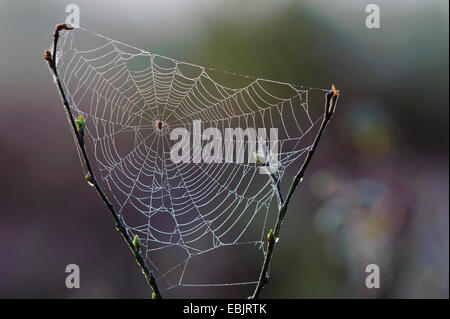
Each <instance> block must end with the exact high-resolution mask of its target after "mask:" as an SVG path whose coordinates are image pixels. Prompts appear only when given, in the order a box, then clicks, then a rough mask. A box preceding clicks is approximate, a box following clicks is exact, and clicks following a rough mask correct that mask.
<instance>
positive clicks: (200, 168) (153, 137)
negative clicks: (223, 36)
mask: <svg viewBox="0 0 450 319" xmlns="http://www.w3.org/2000/svg"><path fill="white" fill-rule="evenodd" d="M59 41H60V42H59V47H58V51H57V57H56V63H57V67H58V72H59V74H60V78H61V81H62V83H63V86H64V89H65V92H66V94H67V98H68V100H69V103H70V107H71V108H72V112H73V114H74V116H76V117H78V115H83V117H84V118H85V120H86V131H85V145H86V149H87V151H88V157H89V159H90V161H91V162H92V164H93V168H94V172H95V174H96V176H97V179H98V182H99V184H100V186H101V188H102V189H103V191H104V192H105V193H106V195H107V197H108V199H109V200H110V202H111V203H112V204H113V206H114V208H115V210H116V211H117V212H118V214H119V215H120V216H121V218H122V219H123V221H124V223H125V225H126V228H127V231H128V232H129V233H130V234H131V236H134V235H135V234H137V235H138V236H139V237H140V239H141V249H142V253H143V257H144V258H145V260H146V262H147V264H148V266H149V268H150V269H151V270H152V271H153V272H154V274H155V276H156V278H157V279H158V284H159V286H160V287H163V288H166V289H170V288H174V287H179V286H234V285H251V284H255V283H256V282H257V279H258V275H259V271H258V269H259V267H260V265H261V262H262V260H263V257H264V253H265V251H264V246H265V243H266V234H267V231H268V229H269V228H270V226H271V225H273V221H274V218H275V217H276V216H275V215H276V210H277V209H276V193H275V188H274V186H273V184H272V181H271V179H270V176H269V175H267V174H261V169H266V167H261V166H260V165H259V164H258V163H255V160H254V158H253V160H252V157H251V151H256V150H255V149H254V148H252V147H253V146H252V143H251V142H257V143H258V144H257V145H258V147H257V152H258V153H259V154H260V155H261V154H263V155H262V156H263V157H264V154H265V152H266V151H267V147H268V146H267V145H269V142H268V141H267V143H266V142H265V141H263V142H261V139H260V138H258V141H255V140H254V139H255V137H253V136H245V137H244V139H245V141H243V143H242V144H243V145H244V146H243V147H244V148H243V149H244V153H243V154H244V159H245V160H244V161H241V162H239V161H236V160H234V161H233V162H225V161H223V162H221V163H216V162H213V163H206V162H204V161H200V162H196V163H194V162H193V161H190V162H186V163H185V162H180V163H175V162H174V161H173V160H172V159H171V156H170V150H171V148H172V147H173V145H174V143H175V142H176V141H173V140H171V139H170V132H171V130H172V129H174V128H186V129H187V130H188V131H189V132H191V140H190V142H191V143H192V141H193V140H194V139H197V140H200V141H201V143H202V146H204V145H205V144H206V142H208V140H203V139H204V138H205V137H204V136H202V134H200V135H199V134H196V133H195V132H194V131H195V130H194V128H193V123H194V121H199V120H200V121H202V122H201V125H202V131H203V130H204V129H206V128H210V127H214V128H218V129H219V131H221V132H222V133H224V132H225V129H226V128H242V129H243V130H245V129H248V128H255V129H258V128H264V129H267V130H268V128H277V130H278V143H277V149H275V151H274V150H273V149H271V148H270V146H269V154H270V155H269V156H275V157H276V158H278V163H277V165H276V166H274V167H273V168H274V171H273V172H274V174H275V175H276V176H277V177H278V178H279V179H280V180H281V181H282V180H283V176H284V174H285V172H286V170H287V168H288V167H289V166H291V167H292V168H293V169H295V168H297V169H298V167H299V166H300V165H301V163H302V157H304V156H305V155H306V153H307V151H308V149H309V147H310V146H311V144H312V141H313V137H314V135H315V132H316V131H317V129H318V126H319V124H320V121H321V119H322V116H323V97H324V93H325V92H326V90H321V89H314V88H305V87H302V86H298V85H293V84H288V83H282V82H277V81H272V80H266V79H261V78H253V77H249V76H243V75H238V74H234V73H230V72H224V71H219V70H216V69H212V68H207V67H203V66H199V65H194V64H191V63H187V62H181V61H178V60H175V59H171V58H168V57H164V56H161V55H158V54H154V53H149V52H147V51H144V50H141V49H138V48H135V47H132V46H130V45H126V44H124V43H121V42H118V41H115V40H112V39H109V38H107V37H104V36H102V35H99V34H96V33H93V32H90V31H88V30H85V29H82V28H78V29H74V30H72V31H69V32H67V31H64V32H61V37H60V40H59ZM311 101H314V103H312V102H311ZM159 125H160V126H159ZM258 132H259V131H258ZM268 135H269V133H268V131H267V136H268ZM223 136H224V137H225V138H224V139H223V141H224V142H225V141H226V140H227V139H226V135H225V134H223ZM258 136H259V135H258ZM202 137H203V139H202ZM208 139H209V137H208ZM213 139H214V138H213ZM228 141H231V142H233V141H234V140H233V137H232V139H231V140H230V139H229V140H228ZM234 142H235V144H236V145H237V141H234ZM253 145H254V144H253ZM221 147H222V146H221ZM196 152H197V153H196ZM199 152H200V153H199ZM234 155H236V156H234ZM190 156H192V158H195V157H196V156H198V157H197V158H201V149H200V150H197V151H196V150H195V149H194V150H192V154H191V153H190ZM232 156H234V158H235V159H236V158H237V152H236V154H235V153H233V155H232ZM289 182H290V180H289V181H288V183H289ZM283 187H285V186H283ZM293 213H295V212H293ZM243 248H245V249H243ZM249 250H250V251H251V252H249ZM250 265H251V266H250Z"/></svg>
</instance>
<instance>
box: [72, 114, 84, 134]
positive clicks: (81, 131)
mask: <svg viewBox="0 0 450 319" xmlns="http://www.w3.org/2000/svg"><path fill="white" fill-rule="evenodd" d="M75 123H76V124H77V131H78V134H80V136H81V138H84V129H85V128H86V121H85V120H84V117H83V115H79V116H78V119H76V120H75Z"/></svg>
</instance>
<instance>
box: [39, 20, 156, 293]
mask: <svg viewBox="0 0 450 319" xmlns="http://www.w3.org/2000/svg"><path fill="white" fill-rule="evenodd" d="M61 30H72V28H71V27H70V26H68V25H67V24H59V25H57V26H56V28H55V33H54V34H53V53H52V52H50V51H49V50H46V51H45V52H44V60H46V61H47V63H48V65H49V67H50V69H51V71H52V73H53V75H54V78H55V82H56V86H57V88H58V92H59V95H60V96H61V100H62V102H63V104H64V107H65V109H66V112H67V116H68V117H69V120H70V123H71V125H72V130H73V132H74V134H75V136H76V140H77V144H78V148H79V149H80V151H81V153H82V156H83V160H84V163H85V164H86V168H87V170H88V175H87V176H86V179H87V180H88V182H89V184H91V185H92V186H94V188H95V190H96V191H97V193H98V195H100V197H101V198H102V200H103V202H104V203H105V205H106V207H108V209H109V211H110V212H111V215H112V217H113V219H114V221H115V223H116V229H117V231H119V232H120V234H121V235H122V237H123V238H124V239H125V241H126V243H127V245H128V247H129V248H130V249H131V251H132V252H133V254H134V257H135V258H136V262H137V263H138V265H139V267H140V268H141V270H142V273H143V274H144V276H145V278H146V280H147V282H148V284H149V285H150V287H151V288H152V289H153V294H152V296H153V298H154V299H161V298H162V295H161V292H160V290H159V288H158V285H157V283H156V279H155V277H154V276H153V273H152V272H151V271H150V269H149V268H148V267H147V264H146V263H145V260H144V258H143V257H142V254H141V251H140V247H139V245H136V244H135V243H133V238H131V236H130V234H129V233H128V230H127V229H126V227H125V224H124V222H123V220H122V219H121V218H120V217H119V215H118V214H117V212H116V211H115V209H114V206H113V205H112V204H111V202H110V201H109V200H108V198H107V197H106V195H105V193H104V192H103V191H102V189H101V188H100V185H99V184H98V182H97V180H96V178H95V175H94V171H93V170H92V166H91V162H90V161H89V158H88V156H87V152H86V148H85V144H84V134H83V132H82V131H81V130H79V129H78V126H77V123H76V121H75V119H74V117H73V113H72V111H71V109H70V105H69V102H68V100H67V97H66V94H65V92H64V89H63V86H62V84H61V80H60V78H59V75H58V70H57V68H56V61H55V57H56V49H57V45H58V39H59V32H60V31H61ZM135 242H136V241H135Z"/></svg>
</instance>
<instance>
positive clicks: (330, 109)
mask: <svg viewBox="0 0 450 319" xmlns="http://www.w3.org/2000/svg"><path fill="white" fill-rule="evenodd" d="M338 96H339V94H338V92H337V91H336V89H335V87H334V85H333V87H332V89H331V90H330V91H329V92H327V94H326V96H325V111H324V117H323V120H322V123H321V125H320V128H319V131H318V132H317V135H316V137H315V139H314V142H313V144H312V145H311V147H310V148H309V151H308V155H307V156H306V159H305V161H304V162H303V164H302V166H301V167H300V170H299V171H298V173H297V174H296V175H295V177H294V179H293V180H292V183H291V186H290V187H289V191H288V193H287V196H286V200H285V201H283V194H282V192H281V188H280V184H279V180H278V178H276V176H275V175H273V174H271V178H272V181H273V182H274V184H275V185H276V189H277V198H278V214H277V220H276V222H275V231H273V232H272V230H270V232H269V235H268V236H267V240H268V241H267V248H266V254H265V258H264V262H263V265H262V267H261V273H260V275H259V279H258V283H257V285H256V288H255V291H254V292H253V295H252V296H250V297H249V299H256V298H258V297H259V295H260V294H261V292H262V290H263V288H264V286H265V285H266V283H267V282H268V281H269V276H268V272H267V270H268V269H269V265H270V261H271V260H272V256H273V251H274V248H275V244H276V243H277V241H278V238H279V235H280V230H281V226H282V225H283V220H284V217H285V216H286V212H287V209H288V206H289V202H290V200H291V198H292V195H293V194H294V191H295V189H296V188H297V186H298V184H299V183H300V182H301V181H302V179H303V176H304V174H305V171H306V169H307V168H308V166H309V163H310V162H311V158H312V157H313V155H314V152H315V150H316V149H317V145H319V141H320V139H321V137H322V135H323V132H324V131H325V128H326V127H327V124H328V123H329V122H330V120H331V118H332V116H333V114H334V111H335V108H336V102H337V99H338Z"/></svg>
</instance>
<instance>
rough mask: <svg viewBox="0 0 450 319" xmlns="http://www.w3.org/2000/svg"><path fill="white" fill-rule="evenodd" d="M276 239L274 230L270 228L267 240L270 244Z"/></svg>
mask: <svg viewBox="0 0 450 319" xmlns="http://www.w3.org/2000/svg"><path fill="white" fill-rule="evenodd" d="M274 240H275V234H274V233H273V230H272V229H270V230H269V233H268V234H267V241H268V242H269V244H271V243H273V242H274Z"/></svg>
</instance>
